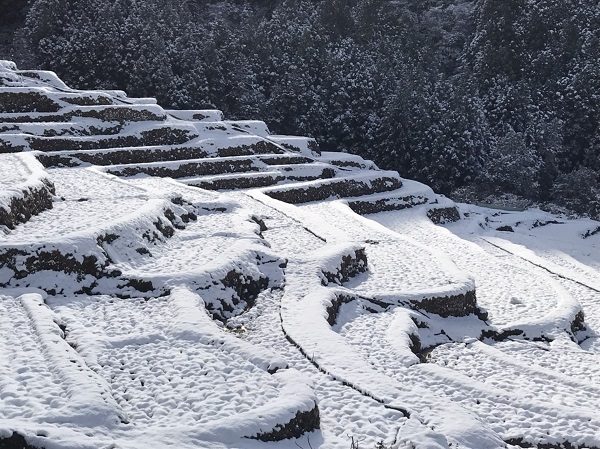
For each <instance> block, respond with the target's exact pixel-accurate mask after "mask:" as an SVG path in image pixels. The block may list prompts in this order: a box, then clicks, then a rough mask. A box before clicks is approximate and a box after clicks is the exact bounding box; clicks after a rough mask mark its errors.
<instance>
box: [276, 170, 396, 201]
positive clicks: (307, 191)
mask: <svg viewBox="0 0 600 449" xmlns="http://www.w3.org/2000/svg"><path fill="white" fill-rule="evenodd" d="M401 186H402V182H401V181H400V180H399V179H398V178H394V177H391V176H382V177H380V178H376V179H372V180H370V182H368V183H367V182H365V181H360V180H355V179H341V180H334V181H333V182H327V183H321V184H318V185H307V186H301V187H296V188H287V189H282V190H271V191H269V192H266V193H267V194H268V195H269V196H270V197H272V198H275V199H277V200H280V201H285V202H286V203H292V204H299V203H308V202H309V201H321V200H325V199H327V198H331V197H353V196H361V195H368V194H371V193H378V192H389V191H390V190H396V189H399V188H400V187H401Z"/></svg>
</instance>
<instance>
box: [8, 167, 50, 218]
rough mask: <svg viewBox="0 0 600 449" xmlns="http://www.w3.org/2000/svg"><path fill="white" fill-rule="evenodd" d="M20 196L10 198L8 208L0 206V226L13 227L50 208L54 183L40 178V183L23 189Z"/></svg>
mask: <svg viewBox="0 0 600 449" xmlns="http://www.w3.org/2000/svg"><path fill="white" fill-rule="evenodd" d="M22 193H23V194H22V196H15V197H13V198H12V199H11V202H10V206H9V208H8V209H5V208H3V207H0V226H2V225H3V226H6V227H8V228H9V229H14V227H15V226H16V225H18V224H19V223H25V222H26V221H28V220H29V219H30V218H31V217H32V216H34V215H37V214H39V213H40V212H42V211H44V210H46V209H52V196H53V195H54V193H55V192H54V185H53V184H52V183H51V182H50V181H49V180H47V179H44V180H42V185H41V186H38V187H33V186H32V187H30V188H29V189H26V190H23V192H22Z"/></svg>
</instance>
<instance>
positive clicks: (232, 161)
mask: <svg viewBox="0 0 600 449" xmlns="http://www.w3.org/2000/svg"><path fill="white" fill-rule="evenodd" d="M310 162H313V161H312V159H310V158H306V157H304V156H300V155H295V154H289V155H288V154H283V155H279V154H265V155H258V156H233V157H212V158H204V159H193V160H181V161H170V162H148V163H140V164H136V165H131V164H124V165H111V166H107V167H105V168H103V170H104V171H106V172H107V173H110V174H112V175H116V176H126V177H127V176H136V175H139V174H146V175H150V176H161V177H170V178H183V177H188V176H199V175H220V174H224V173H242V172H248V171H254V172H256V171H261V170H265V169H267V168H268V167H269V166H271V165H283V164H306V163H310Z"/></svg>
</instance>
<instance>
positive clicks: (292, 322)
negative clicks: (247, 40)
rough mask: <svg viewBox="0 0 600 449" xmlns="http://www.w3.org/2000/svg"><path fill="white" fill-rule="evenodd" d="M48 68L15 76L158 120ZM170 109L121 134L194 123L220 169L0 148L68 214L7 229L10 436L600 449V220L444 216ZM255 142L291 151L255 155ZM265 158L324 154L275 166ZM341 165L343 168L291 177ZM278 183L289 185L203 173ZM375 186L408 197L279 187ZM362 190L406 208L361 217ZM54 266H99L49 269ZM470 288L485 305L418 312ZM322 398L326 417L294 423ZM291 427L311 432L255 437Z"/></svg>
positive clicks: (427, 193) (414, 194) (369, 166)
mask: <svg viewBox="0 0 600 449" xmlns="http://www.w3.org/2000/svg"><path fill="white" fill-rule="evenodd" d="M38 75H39V76H38V78H37V79H35V78H32V77H29V76H28V75H27V72H23V73H21V72H18V71H16V67H14V65H12V64H10V63H8V62H4V61H0V76H2V79H4V80H12V81H11V83H13V84H11V86H12V87H10V88H8V89H13V91H15V92H17V91H19V92H24V91H27V89H30V90H29V91H37V92H39V93H42V94H44V95H47V96H48V97H49V98H52V99H54V100H55V101H56V102H57V104H58V105H59V106H60V108H61V110H60V111H59V112H58V113H57V114H62V113H63V112H64V111H71V112H73V113H75V112H76V111H77V110H80V111H81V110H83V109H84V108H86V107H79V106H73V105H71V104H69V103H68V102H65V101H63V100H61V98H65V95H66V94H68V95H71V96H76V95H91V96H94V97H96V98H105V99H107V100H109V101H110V102H111V103H112V106H110V107H120V106H116V105H129V104H136V105H137V106H135V108H137V109H139V110H145V111H146V112H151V113H155V114H156V115H157V116H160V114H161V113H162V112H161V111H162V109H160V108H159V107H158V106H154V105H153V101H152V100H150V99H129V98H127V97H126V95H125V94H124V93H122V92H116V91H94V92H92V93H88V92H83V91H76V90H72V89H69V88H68V87H67V86H65V85H63V84H61V82H60V80H59V79H58V78H57V77H56V76H55V75H54V74H52V73H51V72H39V73H38ZM5 89H7V88H5ZM65 91H66V92H65ZM68 95H67V96H68ZM123 107H125V106H123ZM90 108H101V106H93V107H90ZM166 112H167V113H168V114H169V116H170V117H168V118H166V119H165V120H164V121H160V120H159V121H145V122H143V123H133V122H128V123H126V124H124V125H123V127H122V128H121V129H120V130H119V131H118V133H124V134H117V135H127V134H128V135H138V134H139V133H140V132H141V131H142V130H144V129H150V128H153V127H154V128H157V127H160V126H163V125H165V126H166V125H168V126H169V127H172V128H177V129H182V130H188V131H190V132H191V133H192V134H193V135H198V137H196V138H194V139H192V141H191V142H189V143H188V145H189V146H192V147H196V148H199V149H201V150H205V152H206V153H208V154H209V156H211V157H210V159H193V160H192V159H190V160H186V161H171V162H160V161H155V160H153V159H152V155H153V152H154V151H168V150H169V149H171V148H178V147H180V146H179V145H170V146H168V145H164V146H157V145H155V146H149V147H132V148H127V149H126V150H131V151H140V152H142V151H146V152H147V153H146V155H147V157H148V158H149V160H148V162H144V163H139V164H122V165H120V166H111V167H94V166H87V167H73V168H52V169H43V168H42V166H41V165H40V164H39V163H38V162H37V161H36V159H35V157H36V154H37V153H35V152H25V153H7V154H2V155H0V205H7V204H10V201H11V198H14V197H15V196H17V197H18V196H19V195H24V193H23V190H27V188H30V187H35V186H41V185H42V183H43V182H47V181H51V182H52V183H53V185H54V186H55V188H56V196H55V197H54V201H53V207H52V209H48V210H44V211H42V212H41V213H39V214H38V215H36V216H33V217H31V218H30V219H29V220H27V222H25V223H22V224H19V225H17V226H16V227H15V229H13V230H7V231H6V232H5V233H2V234H0V261H1V265H0V285H2V287H1V288H0V313H1V314H2V316H3V317H4V319H3V320H2V322H1V323H0V438H7V437H9V436H10V435H12V432H13V431H16V432H18V433H19V434H22V435H24V436H25V437H26V439H27V441H28V442H29V443H30V444H34V445H38V446H41V447H45V448H47V449H55V448H56V449H71V448H72V449H75V448H86V449H87V448H89V449H92V448H95V449H97V448H123V449H144V448H148V447H153V448H154V447H156V448H165V447H169V446H173V447H177V448H180V449H192V448H199V447H201V448H213V449H234V448H248V449H265V448H275V449H288V448H291V447H297V446H300V447H303V448H309V447H312V448H317V447H318V448H320V449H339V448H348V447H350V445H351V444H352V441H354V442H355V444H358V445H359V447H361V448H366V449H369V448H374V447H377V445H378V444H380V443H381V444H383V445H384V446H385V447H386V449H387V448H395V449H397V448H402V449H408V448H419V449H424V448H427V449H429V448H431V449H433V448H435V449H439V448H450V447H452V448H458V449H467V448H469V449H487V448H489V449H496V448H511V449H512V448H516V447H530V446H533V447H536V446H537V447H577V448H596V447H600V416H599V415H598V406H599V405H600V388H599V387H598V384H599V382H600V368H599V367H600V363H598V362H599V361H600V359H599V357H600V339H599V338H598V336H599V333H598V330H599V329H600V281H599V277H598V275H599V270H600V252H599V251H598V249H599V247H600V232H595V231H596V230H597V229H600V223H598V222H595V221H592V220H588V219H573V218H569V217H565V216H555V215H551V214H548V213H545V212H542V211H540V210H535V209H534V210H526V211H522V212H516V211H503V210H495V209H486V208H483V207H478V206H472V205H465V204H459V205H457V207H458V209H459V211H460V215H461V220H459V221H458V222H455V223H449V224H446V225H444V226H439V225H434V224H433V223H432V222H431V221H430V220H429V219H428V218H427V213H428V211H430V210H431V209H435V208H443V207H455V206H456V205H455V204H454V203H453V202H451V201H450V200H448V199H447V198H444V197H442V196H439V195H437V194H435V193H434V192H433V191H432V190H431V189H430V188H428V187H427V186H424V185H423V184H420V183H417V182H413V181H410V180H404V179H400V178H399V176H398V174H397V173H395V172H385V171H381V170H379V169H377V167H376V166H375V165H374V164H373V163H372V162H370V161H364V160H362V159H361V158H358V157H357V156H353V155H348V154H342V153H340V154H337V153H336V154H333V153H324V154H322V155H321V156H320V157H319V156H318V155H316V154H315V153H313V152H312V150H311V148H312V144H311V140H310V139H308V138H295V137H287V136H272V135H270V134H269V133H268V129H267V128H266V125H265V124H264V123H262V122H260V121H227V122H223V121H222V114H221V113H220V111H214V110H207V111H166ZM31 114H34V115H35V114H36V113H31ZM9 115H10V114H7V116H9ZM13 115H14V114H13ZM43 115H44V116H45V115H48V114H43ZM49 115H50V116H51V114H49ZM38 117H42V115H39V116H38ZM73 117H77V116H76V115H74V116H73ZM11 118H14V117H12V116H11ZM49 120H50V119H49ZM69 120H70V121H66V122H62V123H61V124H58V123H54V122H51V121H45V122H43V121H42V122H39V123H35V124H24V125H19V126H20V127H21V131H22V132H28V133H30V134H29V135H28V136H29V137H31V134H43V133H44V132H45V130H48V129H53V130H56V131H60V132H61V133H62V132H73V133H79V132H84V130H85V129H86V127H88V128H89V125H94V126H95V125H98V123H97V122H95V121H94V120H88V119H86V118H81V117H79V118H77V119H74V118H73V119H72V120H71V119H69ZM0 121H1V120H0ZM21 137H22V138H23V139H25V137H26V135H25V134H22V135H21ZM95 138H98V136H96V137H94V136H89V139H90V140H93V139H95ZM260 142H262V143H265V142H267V143H268V142H271V143H275V144H273V145H271V146H268V145H267V146H265V147H263V148H261V149H260V151H258V150H257V151H256V152H255V153H258V152H265V151H268V152H269V153H268V154H266V155H260V156H259V155H257V154H251V153H253V152H254V150H253V149H251V148H250V147H249V146H250V145H254V144H257V143H260ZM244 145H245V146H246V147H244V149H242V150H239V151H240V152H239V153H235V148H237V147H242V146H244ZM286 145H292V146H294V145H295V150H291V152H288V150H286V149H285V147H286ZM221 150H222V151H223V152H224V153H227V156H225V157H224V155H220V153H219V151H221ZM115 151H121V150H116V149H110V148H107V149H100V150H89V151H86V152H85V153H98V154H101V153H106V154H110V153H111V152H115ZM294 151H295V152H294ZM228 152H229V153H228ZM273 153H277V154H279V155H283V156H285V157H290V159H293V157H294V156H295V157H296V158H298V157H299V154H298V153H301V154H303V155H305V156H307V157H309V158H310V159H308V160H305V159H303V160H302V161H301V163H299V164H294V163H290V164H277V165H272V164H268V163H267V162H265V161H268V160H269V159H270V158H271V159H272V158H275V157H276V156H277V154H273ZM60 154H66V153H63V152H60V151H56V152H52V153H51V154H50V155H60ZM69 154H75V156H76V153H73V152H69ZM248 154H251V155H250V156H248ZM197 157H198V156H197ZM240 159H245V160H250V161H251V164H250V168H248V169H247V170H244V171H242V172H241V173H240V174H236V173H227V172H225V173H220V174H215V175H209V176H204V177H186V178H182V179H179V180H175V179H170V178H159V177H152V176H147V175H144V174H139V175H137V176H134V177H128V178H117V177H116V176H113V175H110V174H107V173H106V171H107V170H109V171H112V170H117V169H123V170H126V169H127V168H131V167H134V168H135V167H137V168H152V167H156V168H161V169H166V168H171V169H176V168H178V167H182V166H183V165H184V164H206V163H209V161H212V162H213V163H214V162H227V161H231V162H233V161H238V160H240ZM310 161H312V162H310ZM291 162H294V161H293V160H291ZM297 162H298V161H297ZM326 168H327V169H330V170H331V171H330V172H329V175H331V176H334V177H333V178H330V179H318V180H313V181H300V180H298V179H295V180H294V179H291V176H312V175H318V172H319V171H321V170H323V169H326ZM249 170H256V171H249ZM280 174H281V175H286V174H287V175H288V176H289V177H290V178H289V179H287V180H286V181H285V182H287V181H293V182H288V183H286V184H282V185H277V186H274V187H266V188H254V189H236V190H232V191H223V192H217V191H208V190H203V189H199V188H195V187H192V186H190V185H187V184H191V183H193V182H194V180H196V181H198V180H204V181H206V180H210V179H218V178H219V177H222V178H227V179H231V180H235V179H238V178H240V179H241V177H247V176H259V175H260V176H266V177H269V176H270V177H277V176H279V175H280ZM382 179H384V180H387V181H388V182H389V184H388V187H390V188H391V187H394V190H391V191H387V192H376V193H369V194H366V195H362V196H356V197H349V198H348V197H346V198H339V197H340V196H343V192H341V193H336V194H335V195H333V196H331V197H328V198H325V199H324V200H321V201H314V202H307V203H302V204H298V205H294V204H288V203H284V202H282V201H278V200H276V199H274V198H273V197H272V196H269V194H271V193H273V192H277V191H280V192H281V191H288V192H293V191H302V190H306V189H315V188H323V187H327V185H328V184H330V183H344V182H348V181H354V182H361V183H363V184H364V186H366V187H367V188H365V192H372V190H369V188H370V187H371V186H373V185H374V184H375V183H376V182H380V181H381V180H382ZM179 181H181V182H179ZM393 181H395V183H394V182H393ZM400 183H401V184H402V185H401V187H400ZM325 196H328V195H325ZM356 202H364V203H368V204H376V203H379V202H384V203H385V204H387V205H394V206H398V207H401V206H402V207H403V206H407V207H406V208H404V209H402V210H396V211H388V212H380V213H376V214H371V215H368V216H359V215H357V214H356V213H355V212H353V210H352V209H351V206H352V204H353V203H356ZM511 231H512V232H511ZM60 257H65V258H66V259H65V260H68V262H69V264H70V263H71V262H72V264H73V265H77V263H79V264H80V265H81V267H83V268H80V269H79V268H69V267H60V266H59V265H60V264H59V263H58V262H56V264H55V265H53V264H52V262H53V261H58V260H59V259H60ZM44 258H46V259H44ZM365 258H366V261H365ZM44 260H45V263H42V262H40V261H44ZM90 260H91V261H92V262H90ZM86 261H87V262H86ZM38 262H39V268H40V269H39V270H34V269H31V267H32V266H33V267H37V265H35V264H36V263H38ZM75 262H77V263H75ZM69 266H70V265H69ZM77 270H79V271H77ZM473 294H475V295H476V300H477V305H478V306H479V307H480V309H479V310H477V309H469V310H468V311H466V312H465V313H460V310H458V309H456V310H455V311H454V312H453V313H451V314H449V316H440V315H436V314H435V313H432V312H431V311H429V310H427V309H426V308H425V306H424V304H426V303H427V301H429V302H431V303H434V304H435V305H436V306H439V307H441V308H442V309H443V306H445V305H447V303H449V302H451V301H454V300H458V299H457V298H459V299H460V298H466V297H467V296H468V295H473ZM484 312H487V315H486V314H485V313H484ZM317 410H318V413H319V426H318V428H315V426H314V425H313V426H310V425H309V424H307V423H306V422H303V421H302V419H301V418H302V417H304V418H305V417H306V416H312V417H313V418H314V416H315V413H316V411H317ZM286 426H287V427H286ZM303 426H309V427H308V428H304V427H303ZM286 428H287V431H288V432H290V431H291V430H290V429H292V430H293V429H294V428H295V429H296V430H298V433H296V434H294V435H292V437H293V438H288V439H281V438H282V436H279V439H281V441H274V442H266V441H263V440H261V439H260V438H263V439H265V438H266V439H268V437H269V436H271V437H273V436H274V435H275V434H276V433H277V431H278V430H282V429H284V430H285V429H286ZM285 436H289V435H285ZM257 438H258V439H257ZM276 439H277V438H276ZM0 444H1V443H0Z"/></svg>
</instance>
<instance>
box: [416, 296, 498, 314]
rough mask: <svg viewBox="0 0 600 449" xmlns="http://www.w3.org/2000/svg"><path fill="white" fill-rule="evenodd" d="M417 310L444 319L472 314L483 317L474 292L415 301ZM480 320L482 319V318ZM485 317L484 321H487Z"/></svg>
mask: <svg viewBox="0 0 600 449" xmlns="http://www.w3.org/2000/svg"><path fill="white" fill-rule="evenodd" d="M413 306H414V307H415V308H418V309H421V310H424V311H425V312H429V313H435V314H436V315H439V316H442V317H444V318H446V317H449V316H467V315H471V314H476V315H481V311H480V310H479V308H478V307H477V299H476V295H475V291H474V290H469V291H468V292H466V293H461V294H457V295H452V296H443V297H433V298H425V299H421V300H419V301H414V302H413ZM480 318H482V317H481V316H480ZM486 318H487V317H483V318H482V319H486Z"/></svg>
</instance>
